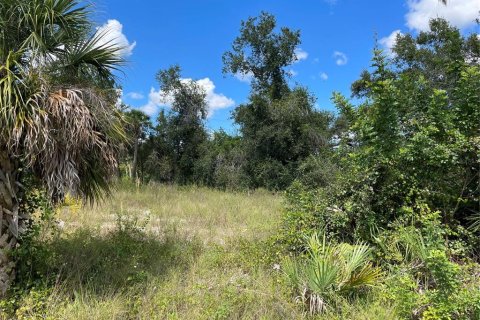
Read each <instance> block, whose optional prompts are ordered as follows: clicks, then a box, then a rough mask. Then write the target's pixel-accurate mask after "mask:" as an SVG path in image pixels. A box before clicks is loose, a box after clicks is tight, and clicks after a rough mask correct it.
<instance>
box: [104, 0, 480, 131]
mask: <svg viewBox="0 0 480 320" xmlns="http://www.w3.org/2000/svg"><path fill="white" fill-rule="evenodd" d="M95 9H96V10H95V12H96V14H95V20H96V22H97V24H98V26H99V27H100V28H104V29H105V28H107V29H110V30H111V36H112V38H114V39H115V41H117V42H118V43H119V44H121V45H123V46H125V47H126V49H125V51H124V53H123V54H124V55H125V57H126V58H127V60H128V61H129V62H128V64H127V66H126V67H125V69H124V70H125V75H123V76H121V84H122V86H123V97H122V99H123V101H124V102H125V103H127V104H129V105H131V106H132V107H134V108H139V109H142V110H145V111H146V112H147V113H149V114H150V115H152V117H153V119H154V118H155V115H156V114H157V113H158V110H159V109H160V108H168V106H165V105H168V103H167V102H164V101H163V102H162V101H160V98H159V97H160V94H159V91H158V84H157V82H156V80H155V74H156V73H157V71H158V70H160V69H164V68H167V67H169V66H170V65H172V64H179V65H180V66H181V67H182V69H183V73H182V75H183V77H185V78H191V79H195V80H200V83H201V84H202V85H203V86H204V87H205V89H206V90H207V94H208V103H209V107H210V116H209V118H208V120H207V126H208V127H209V128H210V129H218V128H220V127H223V128H225V129H227V130H228V131H233V130H234V129H233V127H232V121H231V119H230V117H231V112H232V110H233V109H234V107H235V106H236V105H238V104H240V103H242V102H245V101H246V99H247V97H248V92H249V84H248V82H247V81H245V79H243V81H241V80H239V79H238V78H236V77H233V76H229V75H227V76H224V75H223V74H222V71H221V70H222V54H223V53H224V52H225V51H227V50H229V49H230V47H231V44H232V42H233V40H234V39H235V37H236V36H237V35H238V34H239V28H240V21H241V20H245V19H247V18H248V17H250V16H257V15H258V14H259V13H260V12H261V11H262V10H263V11H267V12H269V13H272V14H274V15H275V16H276V18H277V23H278V25H279V26H287V27H289V28H291V29H299V30H300V31H301V39H302V44H301V45H300V46H299V49H298V50H299V51H298V58H301V59H300V61H299V62H297V63H295V64H294V65H292V67H291V70H292V71H291V72H292V74H293V76H292V77H291V82H292V84H294V83H299V84H301V85H303V86H306V87H308V88H309V90H310V91H311V92H312V93H313V94H314V95H315V96H316V97H317V99H318V100H317V103H318V108H320V109H324V110H331V111H333V110H335V108H334V106H333V105H332V103H331V102H330V97H331V95H332V92H333V91H340V92H342V93H345V94H347V95H348V94H349V88H350V84H351V83H352V81H354V80H355V79H357V78H358V76H359V74H360V72H361V71H362V70H363V69H365V68H368V66H369V65H370V58H371V56H372V49H373V46H374V43H375V38H377V39H378V40H379V41H380V45H381V46H383V47H385V48H386V49H387V50H388V47H389V46H391V44H392V42H393V39H394V38H395V37H394V35H395V33H396V32H418V31H419V30H424V29H425V28H426V27H427V25H428V18H429V17H436V16H442V17H445V18H447V19H448V20H450V21H451V22H452V23H453V24H454V25H456V26H458V27H460V28H461V29H462V30H465V32H471V31H476V32H478V27H477V26H475V24H474V20H475V18H476V17H477V16H478V12H479V11H480V0H450V4H449V6H448V7H447V8H445V7H444V6H443V5H441V4H439V3H438V0H389V1H385V0H365V1H360V0H296V1H293V0H283V1H279V0H237V1H233V0H183V1H161V0H141V1H140V0H137V1H131V0H100V2H97V4H96V8H95Z"/></svg>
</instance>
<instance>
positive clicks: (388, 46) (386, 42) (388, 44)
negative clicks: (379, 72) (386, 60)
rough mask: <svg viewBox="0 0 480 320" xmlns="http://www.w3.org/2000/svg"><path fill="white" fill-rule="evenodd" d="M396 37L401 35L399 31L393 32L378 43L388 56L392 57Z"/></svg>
mask: <svg viewBox="0 0 480 320" xmlns="http://www.w3.org/2000/svg"><path fill="white" fill-rule="evenodd" d="M398 35H402V32H400V30H395V31H393V32H392V33H391V34H390V35H389V36H388V37H384V38H382V39H380V40H379V41H378V42H379V43H380V44H381V45H382V46H383V48H384V49H385V52H386V54H388V55H389V56H393V52H392V48H393V46H394V45H395V43H396V42H397V36H398Z"/></svg>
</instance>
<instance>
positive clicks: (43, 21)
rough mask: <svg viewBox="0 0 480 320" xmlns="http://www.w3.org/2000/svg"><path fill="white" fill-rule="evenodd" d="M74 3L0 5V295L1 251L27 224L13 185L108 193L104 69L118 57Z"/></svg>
mask: <svg viewBox="0 0 480 320" xmlns="http://www.w3.org/2000/svg"><path fill="white" fill-rule="evenodd" d="M89 10H90V9H89V6H87V5H83V4H82V3H81V2H80V1H76V0H55V1H53V0H4V1H2V2H1V3H0V25H1V28H0V34H1V37H0V221H1V222H0V233H1V237H0V257H1V261H0V292H1V293H2V294H5V292H6V290H7V288H8V287H9V285H10V283H11V282H12V280H13V278H14V263H13V262H12V261H11V258H10V257H9V251H10V249H12V248H13V247H14V246H15V244H16V243H17V240H18V239H19V237H20V236H21V235H22V233H23V232H24V231H25V228H26V221H27V220H28V219H29V217H28V215H27V212H26V211H25V208H24V196H25V190H22V187H21V186H22V184H21V181H22V180H23V179H25V178H26V175H27V174H29V175H31V176H32V177H34V178H35V179H36V181H38V183H39V184H40V185H41V186H42V187H44V188H45V190H46V191H47V195H48V196H49V198H50V199H53V200H55V199H59V198H61V197H62V195H64V194H65V193H66V192H68V191H70V192H72V193H73V194H74V195H75V196H78V197H81V198H83V199H84V200H85V201H93V200H94V199H96V198H98V197H101V196H102V195H103V194H104V193H105V192H108V178H109V177H110V176H111V175H112V174H113V173H114V171H115V168H116V165H117V163H116V144H117V142H118V141H119V140H121V139H123V136H124V135H123V130H122V123H121V115H120V113H119V112H118V110H117V108H116V106H115V103H116V100H117V90H115V78H114V76H113V74H112V71H113V70H116V69H118V68H119V66H120V65H121V64H122V63H123V61H122V59H121V58H120V55H119V53H120V50H121V48H119V47H117V46H115V45H114V44H112V43H110V42H108V41H106V40H105V36H106V34H105V33H98V32H94V29H93V28H92V23H91V21H90V20H89Z"/></svg>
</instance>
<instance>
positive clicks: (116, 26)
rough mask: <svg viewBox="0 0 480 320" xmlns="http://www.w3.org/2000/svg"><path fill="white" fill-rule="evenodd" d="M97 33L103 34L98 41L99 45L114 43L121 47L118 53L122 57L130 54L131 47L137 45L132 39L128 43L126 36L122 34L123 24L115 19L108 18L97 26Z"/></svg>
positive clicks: (131, 51)
mask: <svg viewBox="0 0 480 320" xmlns="http://www.w3.org/2000/svg"><path fill="white" fill-rule="evenodd" d="M97 33H98V34H104V36H103V37H102V41H99V45H105V44H110V45H111V44H115V45H117V46H119V47H121V48H122V50H121V51H120V55H121V56H122V57H128V56H131V55H132V53H133V49H134V48H135V46H136V45H137V43H136V42H135V41H134V42H133V43H130V42H129V41H128V39H127V37H126V36H125V35H124V34H123V25H122V24H121V23H120V22H119V21H118V20H115V19H112V20H108V21H107V23H105V24H104V25H103V26H101V27H98V28H97Z"/></svg>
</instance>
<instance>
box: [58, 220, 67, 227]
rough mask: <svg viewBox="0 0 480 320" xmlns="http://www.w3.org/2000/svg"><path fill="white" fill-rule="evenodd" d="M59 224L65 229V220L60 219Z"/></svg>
mask: <svg viewBox="0 0 480 320" xmlns="http://www.w3.org/2000/svg"><path fill="white" fill-rule="evenodd" d="M57 225H58V228H60V229H63V228H65V221H63V220H58V222H57Z"/></svg>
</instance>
